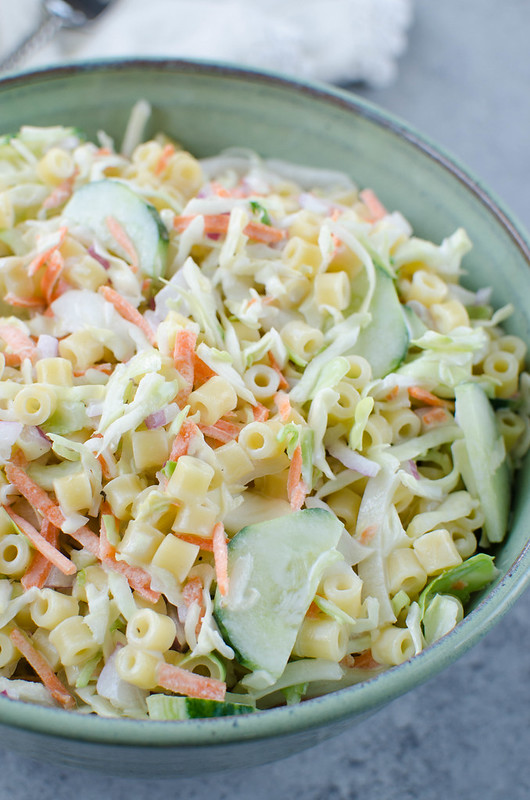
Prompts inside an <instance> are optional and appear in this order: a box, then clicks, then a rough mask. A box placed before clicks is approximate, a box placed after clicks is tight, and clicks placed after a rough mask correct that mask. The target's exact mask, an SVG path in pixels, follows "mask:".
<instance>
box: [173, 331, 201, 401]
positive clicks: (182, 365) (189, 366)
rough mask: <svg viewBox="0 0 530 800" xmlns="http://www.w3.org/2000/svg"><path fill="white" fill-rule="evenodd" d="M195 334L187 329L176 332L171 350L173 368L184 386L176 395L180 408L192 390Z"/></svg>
mask: <svg viewBox="0 0 530 800" xmlns="http://www.w3.org/2000/svg"><path fill="white" fill-rule="evenodd" d="M196 343H197V334H196V333H195V331H192V330H190V329H189V328H182V329H181V330H179V331H177V335H176V336H175V346H174V348H173V361H174V363H175V368H176V369H177V371H178V372H179V374H180V376H181V378H182V379H183V380H184V381H185V383H186V385H185V386H183V387H182V389H181V390H180V391H179V393H178V394H177V398H176V400H177V404H178V405H179V406H180V408H182V407H183V406H184V405H185V403H186V400H187V399H188V397H189V395H190V393H191V390H192V389H193V379H194V376H195V358H194V357H195V345H196Z"/></svg>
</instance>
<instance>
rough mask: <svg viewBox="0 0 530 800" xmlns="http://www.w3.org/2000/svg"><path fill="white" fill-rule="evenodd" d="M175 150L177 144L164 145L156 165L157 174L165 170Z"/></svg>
mask: <svg viewBox="0 0 530 800" xmlns="http://www.w3.org/2000/svg"><path fill="white" fill-rule="evenodd" d="M174 152H175V145H173V144H170V143H168V144H166V145H164V148H163V150H162V152H161V154H160V158H159V159H158V161H157V164H156V167H155V175H161V174H162V173H163V171H164V170H165V168H166V167H167V165H168V163H169V159H170V158H171V156H172V155H173V153H174Z"/></svg>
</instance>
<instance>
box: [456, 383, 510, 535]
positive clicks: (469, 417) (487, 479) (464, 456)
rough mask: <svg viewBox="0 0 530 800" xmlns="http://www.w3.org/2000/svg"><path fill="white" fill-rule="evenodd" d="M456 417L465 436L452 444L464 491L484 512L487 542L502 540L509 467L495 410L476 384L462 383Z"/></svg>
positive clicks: (508, 489)
mask: <svg viewBox="0 0 530 800" xmlns="http://www.w3.org/2000/svg"><path fill="white" fill-rule="evenodd" d="M455 401H456V403H455V417H456V421H457V423H458V425H459V426H460V428H461V429H462V431H463V432H464V438H463V439H462V440H459V441H458V442H455V443H454V444H453V448H454V453H455V455H456V458H457V461H458V467H459V469H460V473H461V475H462V479H463V481H464V483H465V485H466V488H467V490H468V491H469V492H470V493H471V494H472V495H473V496H474V497H476V498H477V499H478V500H479V501H480V504H481V506H482V510H483V511H484V515H485V522H484V531H485V534H486V536H487V539H488V541H489V542H502V540H503V539H504V536H505V534H506V528H507V526H508V515H509V511H510V469H509V467H508V463H507V461H506V453H505V448H504V441H503V438H502V436H501V435H500V433H499V429H498V427H497V420H496V417H495V412H494V411H493V408H492V406H491V403H490V401H489V399H488V397H487V395H486V393H485V391H484V389H482V387H481V386H479V384H478V383H462V384H460V386H457V387H456V389H455Z"/></svg>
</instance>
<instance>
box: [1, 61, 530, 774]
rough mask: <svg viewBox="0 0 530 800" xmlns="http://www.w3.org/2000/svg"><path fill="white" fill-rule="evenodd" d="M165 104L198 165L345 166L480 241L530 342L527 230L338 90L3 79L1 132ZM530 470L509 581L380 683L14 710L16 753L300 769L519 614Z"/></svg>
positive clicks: (186, 76) (485, 276) (273, 83)
mask: <svg viewBox="0 0 530 800" xmlns="http://www.w3.org/2000/svg"><path fill="white" fill-rule="evenodd" d="M139 98H146V99H147V100H149V102H150V103H151V104H152V107H153V115H152V118H151V121H150V123H149V127H148V134H154V133H155V132H157V131H159V130H163V131H167V132H168V133H170V134H171V135H172V136H174V137H175V138H176V139H178V140H179V141H180V142H181V143H182V144H183V146H184V147H186V148H188V149H189V150H190V151H191V152H193V153H194V154H195V155H197V156H206V155H212V154H214V153H217V152H218V151H219V150H222V149H223V148H226V147H229V146H234V145H235V146H243V147H248V148H252V149H253V150H255V151H257V152H258V153H260V154H261V155H263V156H275V157H279V158H282V159H288V160H291V161H295V162H298V163H302V164H313V165H315V166H319V167H328V168H334V169H340V170H343V171H345V172H348V173H349V174H350V175H351V176H352V177H353V178H354V180H355V181H356V182H357V183H358V184H359V185H361V186H366V185H368V186H371V187H373V188H374V189H375V190H376V192H377V194H378V196H379V197H381V199H382V201H383V202H384V204H385V206H387V207H388V208H391V209H399V210H400V211H401V212H403V213H404V215H405V216H406V217H407V218H408V219H409V220H410V221H411V223H412V225H413V226H414V229H415V231H416V233H417V234H418V235H420V236H422V237H425V238H429V239H433V240H435V241H440V240H441V239H442V238H443V237H444V236H447V235H448V234H450V233H452V232H453V231H454V229H455V228H457V227H459V226H463V227H465V228H466V229H467V231H468V233H469V235H470V237H471V239H472V241H473V242H474V248H473V251H472V253H471V254H470V255H469V256H467V257H466V260H465V264H464V265H465V268H466V270H467V272H468V274H467V276H466V278H465V283H466V284H467V285H468V286H470V287H474V288H478V287H479V286H492V287H493V290H494V293H493V298H494V302H495V304H496V305H497V306H499V305H502V304H504V303H508V302H511V303H512V304H513V305H514V308H515V313H514V314H513V316H512V317H511V319H510V321H509V323H508V324H507V326H506V327H507V328H508V329H509V331H510V332H511V333H515V334H517V335H518V336H521V337H522V338H523V339H524V340H525V341H526V342H527V344H529V345H530V307H529V306H528V297H529V296H530V269H529V266H530V249H529V246H528V244H527V240H526V239H525V236H524V234H523V233H522V232H521V228H520V226H518V224H517V223H516V222H514V220H513V218H512V217H511V215H510V214H509V212H507V211H506V210H505V209H504V208H503V207H502V205H501V204H500V203H499V202H498V201H497V200H495V199H494V198H492V195H491V194H490V193H489V192H488V191H487V190H485V189H484V187H483V186H482V185H481V184H480V182H479V181H477V180H476V179H475V178H473V177H471V176H470V175H469V173H468V172H467V171H466V170H465V169H464V168H462V167H461V166H460V165H458V164H457V163H455V161H454V160H452V159H451V158H449V157H448V156H447V155H446V154H445V153H444V152H443V151H441V150H440V149H439V148H437V147H435V146H434V145H433V144H432V143H431V142H429V141H428V140H426V139H425V138H423V137H422V136H420V135H419V134H417V133H416V132H415V131H413V130H411V129H410V128H409V127H408V126H407V125H405V124H404V123H402V122H400V121H399V120H396V119H394V118H393V117H391V116H389V115H388V114H386V113H385V112H383V111H381V110H380V109H377V108H375V107H374V106H372V105H370V104H368V103H366V102H364V101H362V100H360V99H358V98H356V97H355V96H353V95H351V94H349V93H346V92H343V91H338V90H333V89H331V88H327V87H324V86H319V85H314V84H308V83H298V82H293V81H289V80H286V79H284V78H282V77H280V76H277V75H273V74H264V73H261V72H252V71H248V70H242V69H238V68H236V67H230V66H219V65H215V64H207V63H196V62H179V61H156V60H153V61H130V62H120V61H116V62H105V63H91V64H81V65H76V66H68V67H63V68H56V69H49V70H45V71H42V72H36V73H31V74H23V75H20V76H16V77H13V78H10V79H7V80H4V81H2V82H0V104H1V105H0V108H1V116H0V133H4V132H9V131H13V130H16V129H17V128H18V127H19V126H20V125H22V124H32V125H53V124H62V125H75V126H77V127H79V128H81V129H83V130H84V131H86V132H87V134H88V135H89V136H93V135H95V134H96V132H97V131H98V130H99V129H103V130H105V131H107V132H108V133H110V134H111V135H112V136H115V137H116V138H117V141H119V140H120V137H121V135H122V133H123V130H124V126H125V123H126V121H127V118H128V114H129V111H130V109H131V107H132V105H133V104H134V103H135V101H136V100H138V99H139ZM529 516H530V461H529V460H527V463H526V467H525V469H524V470H522V471H521V472H520V474H519V475H518V478H517V485H516V487H515V496H514V502H513V517H512V522H511V532H510V535H509V537H508V539H507V540H506V542H505V543H504V544H503V545H502V547H499V550H498V556H497V559H498V560H497V564H498V567H499V569H500V575H499V577H498V579H497V580H496V582H495V584H494V585H493V586H492V587H490V588H489V589H488V590H487V591H486V592H484V593H482V595H481V596H476V597H475V601H474V605H473V609H472V610H471V612H470V613H469V615H468V616H467V617H466V618H465V619H464V620H463V622H461V623H460V624H459V625H458V626H457V628H456V630H454V631H453V632H452V633H450V634H449V635H448V636H446V637H445V638H443V639H442V640H440V641H439V642H438V643H436V644H435V645H434V646H432V647H430V648H428V649H427V650H426V651H425V652H423V653H421V654H420V655H419V656H416V657H415V658H414V659H412V660H411V661H409V662H407V663H405V664H403V665H401V666H399V667H395V668H393V669H391V670H389V671H388V672H386V673H383V674H381V675H379V676H378V677H376V678H374V679H372V680H370V681H368V682H367V683H364V684H360V685H357V686H353V687H351V688H349V689H344V690H341V691H339V692H336V693H334V694H331V695H327V696H325V697H321V698H317V699H314V700H310V701H307V702H305V703H302V704H301V705H299V706H294V707H285V708H278V709H273V710H270V711H265V712H262V713H259V714H256V715H251V716H248V717H234V718H224V719H223V718H221V719H213V720H198V721H188V722H177V723H172V722H148V721H138V720H126V719H123V720H114V719H111V720H109V719H102V718H98V717H95V716H84V715H78V714H75V713H71V712H66V711H62V710H59V709H57V710H55V709H47V708H41V707H37V706H33V705H29V704H23V703H19V702H14V701H10V700H7V699H6V698H3V697H0V730H1V732H2V744H3V745H4V746H6V747H12V748H14V749H18V750H20V751H22V752H23V753H24V754H26V755H28V756H32V757H34V758H39V759H46V760H48V761H51V762H57V763H60V764H63V765H71V766H77V767H85V768H94V769H98V770H101V771H105V772H108V773H114V774H122V775H127V776H133V775H136V776H143V777H163V776H176V775H199V774H202V773H203V772H204V771H207V770H216V769H226V768H227V766H229V767H242V766H252V765H256V764H261V763H265V762H267V761H273V760H275V759H277V758H281V757H285V756H287V755H290V754H292V753H295V752H297V751H299V750H302V749H304V748H306V747H309V746H311V745H314V744H316V743H318V742H319V741H322V740H324V739H326V738H328V737H330V736H332V735H335V734H337V733H340V732H341V731H343V730H345V729H347V728H349V727H350V726H352V725H353V724H354V723H356V722H359V721H361V720H362V719H364V718H365V717H367V716H368V715H370V714H372V713H374V712H375V711H376V710H377V709H378V708H381V707H382V706H384V705H385V704H387V703H389V702H390V701H391V700H393V699H395V698H396V697H398V696H399V695H401V694H403V693H404V692H407V691H409V690H410V689H412V688H413V687H414V686H417V685H418V684H421V683H422V682H424V681H426V680H428V679H429V678H432V677H433V676H434V675H436V673H438V672H439V671H440V670H442V669H443V668H444V667H446V666H448V665H449V664H450V663H451V662H452V661H454V660H455V659H456V658H458V657H459V656H460V655H462V654H463V653H464V652H465V651H466V650H467V649H468V648H469V647H471V646H472V645H474V644H475V643H476V642H477V641H478V640H479V639H480V638H481V637H482V636H484V634H485V633H486V632H487V631H488V630H489V629H490V628H491V627H492V625H493V624H494V623H495V622H496V621H497V620H498V619H499V618H500V617H501V616H502V615H503V614H504V613H505V612H506V611H507V610H508V609H509V607H510V606H511V605H512V604H513V602H514V601H515V600H516V598H517V597H518V596H519V595H520V594H521V592H522V591H523V589H524V588H525V586H526V584H527V583H528V582H529V576H530V548H529V545H528V523H527V519H528V518H529Z"/></svg>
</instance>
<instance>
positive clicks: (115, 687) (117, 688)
mask: <svg viewBox="0 0 530 800" xmlns="http://www.w3.org/2000/svg"><path fill="white" fill-rule="evenodd" d="M120 649H121V646H118V647H117V648H116V649H115V650H114V652H113V653H112V654H111V655H110V656H109V658H108V659H107V661H106V664H105V666H104V667H103V669H102V670H101V672H100V674H99V678H98V682H97V684H96V688H97V691H98V694H100V695H101V696H102V697H105V698H106V699H107V700H110V702H111V703H112V704H113V705H114V706H116V707H117V708H125V707H126V706H135V705H137V704H138V702H139V700H140V699H141V698H142V697H145V691H143V690H142V689H138V687H137V686H133V685H132V684H131V683H127V682H126V681H124V680H123V679H122V678H120V676H119V675H118V671H117V669H116V656H117V655H118V652H119V650H120Z"/></svg>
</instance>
